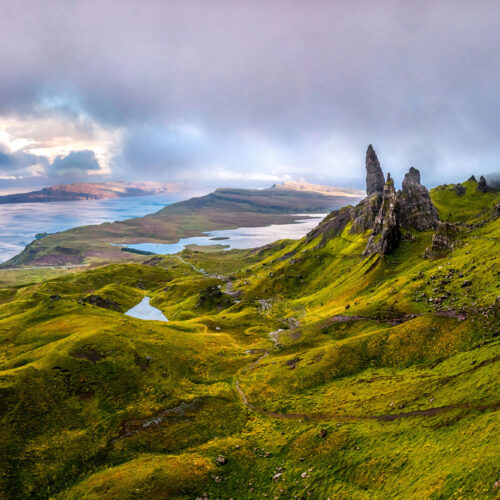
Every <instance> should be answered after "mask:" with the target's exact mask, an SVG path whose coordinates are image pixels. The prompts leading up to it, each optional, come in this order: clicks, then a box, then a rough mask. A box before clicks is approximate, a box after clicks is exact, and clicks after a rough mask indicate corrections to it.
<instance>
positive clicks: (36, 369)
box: [0, 150, 500, 500]
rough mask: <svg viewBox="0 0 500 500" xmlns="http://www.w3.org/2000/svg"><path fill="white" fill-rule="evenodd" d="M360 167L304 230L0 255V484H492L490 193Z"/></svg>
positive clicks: (251, 488) (471, 492)
mask: <svg viewBox="0 0 500 500" xmlns="http://www.w3.org/2000/svg"><path fill="white" fill-rule="evenodd" d="M367 174H368V175H367V177H368V183H367V188H368V189H367V190H368V192H369V193H370V196H368V197H367V198H365V199H364V200H362V201H361V202H360V203H358V204H357V205H355V206H346V207H343V208H340V209H338V210H334V211H332V212H331V213H330V214H329V215H328V216H327V217H326V218H325V219H324V220H323V221H322V223H321V224H320V225H319V226H318V227H316V228H315V229H314V230H313V231H311V232H310V233H309V234H308V235H307V236H306V237H304V238H303V239H301V240H297V241H293V240H283V241H277V242H275V243H273V244H270V245H267V246H265V247H262V248H258V249H252V250H245V251H243V250H232V251H228V252H218V253H217V252H214V253H201V252H192V251H184V252H182V253H181V254H180V255H171V256H155V257H153V258H147V259H145V258H144V257H142V260H141V261H138V262H131V263H111V264H107V265H103V266H98V267H95V268H93V269H88V270H84V271H81V272H71V273H66V274H64V275H61V276H56V277H53V278H51V279H45V278H40V277H39V276H38V275H37V274H36V273H37V270H33V271H32V273H33V275H32V276H33V279H32V281H31V282H29V280H27V276H26V272H27V271H26V270H23V271H21V270H19V271H16V270H3V271H2V270H0V283H3V285H2V288H0V419H1V420H0V421H1V426H0V496H2V497H3V498H8V499H21V498H23V499H24V498H40V499H45V498H54V499H61V500H62V499H65V500H69V499H104V498H106V499H134V498H148V499H163V498H178V499H194V498H263V497H268V498H321V499H327V498H331V499H341V498H352V499H384V500H385V499H397V498H415V499H416V498H418V499H439V498H443V499H444V498H479V499H490V498H498V495H499V492H500V482H499V477H498V463H499V459H500V446H499V445H500V442H499V435H498V428H499V424H500V413H499V411H500V398H499V395H498V373H499V368H500V314H499V301H500V298H499V290H500V278H499V270H500V251H499V250H500V243H499V242H500V219H499V218H500V193H499V192H498V191H496V190H494V189H491V188H488V189H486V190H484V189H479V183H478V182H476V181H475V180H469V181H466V182H463V183H458V184H452V185H446V186H439V187H438V188H435V189H433V190H431V191H430V192H428V191H427V189H426V188H425V187H424V186H422V185H421V184H420V180H419V175H418V171H417V170H416V169H410V171H409V172H408V174H407V176H406V178H405V181H404V183H403V186H402V189H401V190H396V189H395V187H394V181H393V180H392V179H391V178H390V177H388V178H387V180H385V179H384V176H383V175H382V170H381V168H380V165H379V164H378V160H377V158H376V155H375V152H374V151H370V150H369V154H368V155H367ZM223 196H224V197H225V198H226V199H227V195H226V194H224V195H223ZM226 202H227V203H229V201H226ZM246 202H248V200H246V201H245V203H246ZM191 203H199V202H191ZM203 203H211V201H210V200H205V201H204V202H203ZM231 203H233V202H231ZM191 206H192V205H191ZM2 273H3V274H5V275H6V274H8V273H14V275H15V274H16V273H20V275H21V273H22V275H21V276H22V278H23V283H22V284H16V283H15V278H12V274H11V275H10V276H11V277H10V278H9V279H10V283H11V284H9V282H7V281H5V280H2ZM145 296H147V297H151V304H152V305H153V306H155V307H157V308H158V309H160V310H161V311H162V312H163V314H164V315H165V316H166V317H167V318H168V319H169V321H168V322H158V321H144V320H141V319H136V318H131V317H129V316H126V315H124V314H123V313H124V312H126V311H127V310H128V309H130V308H131V307H133V306H135V305H136V304H138V303H139V302H141V300H142V299H143V298H144V297H145Z"/></svg>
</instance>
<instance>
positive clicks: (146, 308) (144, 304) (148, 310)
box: [125, 297, 168, 321]
mask: <svg viewBox="0 0 500 500" xmlns="http://www.w3.org/2000/svg"><path fill="white" fill-rule="evenodd" d="M150 300H151V297H144V298H143V299H142V300H141V301H140V302H139V304H137V305H136V306H134V307H132V309H129V310H128V311H127V312H126V313H125V315H126V316H132V318H138V319H146V320H153V321H168V319H167V318H166V317H165V315H164V314H163V313H162V312H161V311H160V310H159V309H157V308H156V307H153V306H152V305H151V304H150V303H149V301H150Z"/></svg>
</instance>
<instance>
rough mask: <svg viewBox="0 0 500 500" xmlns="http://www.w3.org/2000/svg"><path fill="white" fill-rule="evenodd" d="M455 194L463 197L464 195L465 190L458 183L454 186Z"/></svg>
mask: <svg viewBox="0 0 500 500" xmlns="http://www.w3.org/2000/svg"><path fill="white" fill-rule="evenodd" d="M455 192H456V193H457V194H458V196H463V195H464V194H465V188H464V187H463V186H462V184H460V183H459V184H455Z"/></svg>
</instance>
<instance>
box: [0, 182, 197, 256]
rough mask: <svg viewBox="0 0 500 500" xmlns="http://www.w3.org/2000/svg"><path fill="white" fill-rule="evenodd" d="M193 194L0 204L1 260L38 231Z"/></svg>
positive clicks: (108, 218)
mask: <svg viewBox="0 0 500 500" xmlns="http://www.w3.org/2000/svg"><path fill="white" fill-rule="evenodd" d="M196 194H197V195H199V193H196ZM192 195H193V193H191V192H189V193H188V192H186V191H183V192H179V193H173V194H159V195H155V196H137V197H127V198H114V199H110V200H89V201H61V202H51V203H12V204H7V205H0V262H4V261H6V260H8V259H10V258H11V257H14V255H17V254H18V253H19V252H21V251H22V250H23V249H24V247H25V246H26V245H27V244H28V243H30V242H31V241H32V240H34V239H35V234H37V233H56V232H59V231H65V230H66V229H71V228H72V227H78V226H83V225H89V224H101V223H103V222H113V221H116V220H124V219H129V218H132V217H142V216H143V215H147V214H150V213H153V212H157V211H158V210H160V209H161V208H163V207H164V206H165V205H169V204H171V203H173V202H175V201H179V200H181V199H186V198H189V197H190V196H192Z"/></svg>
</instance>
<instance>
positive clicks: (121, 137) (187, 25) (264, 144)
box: [0, 0, 500, 184]
mask: <svg viewBox="0 0 500 500" xmlns="http://www.w3.org/2000/svg"><path fill="white" fill-rule="evenodd" d="M96 12H98V13H99V15H96ZM0 16H1V17H2V19H4V20H6V22H5V23H4V26H3V29H2V31H1V32H0V65H1V67H3V68H9V71H8V72H6V73H5V75H3V77H2V79H0V141H1V142H3V143H5V144H8V145H9V147H10V148H11V149H12V151H15V150H20V149H22V150H23V151H25V152H26V153H29V154H34V155H37V156H44V157H47V158H48V161H49V162H52V161H54V158H56V157H58V156H66V155H68V154H70V152H71V151H80V150H91V151H94V152H95V155H96V159H97V161H98V162H99V164H100V166H101V169H102V170H103V171H106V172H107V174H110V175H111V174H116V175H121V174H122V173H124V174H126V175H127V176H128V177H131V178H141V177H144V176H148V178H151V179H154V178H181V177H184V179H186V180H193V181H200V182H209V181H210V179H212V180H213V179H217V178H221V181H223V180H224V179H226V180H228V181H229V180H230V179H231V178H234V179H242V180H241V182H243V181H244V178H245V174H248V176H247V177H248V182H249V183H253V182H256V181H255V179H256V178H262V175H261V173H264V174H266V175H270V176H272V177H273V178H274V177H280V178H281V177H283V176H284V175H289V176H292V177H304V178H306V179H308V180H317V181H321V180H322V182H325V183H326V182H329V183H337V182H356V180H358V181H359V180H360V179H361V182H362V179H363V162H364V159H363V156H364V151H365V148H366V146H367V144H369V143H373V144H374V145H375V147H376V149H377V153H378V154H379V157H380V159H381V161H382V163H383V166H384V169H385V170H390V171H391V173H393V175H394V177H395V178H396V179H401V178H402V176H403V174H404V171H405V170H407V168H408V167H409V166H410V165H414V166H415V167H417V168H419V169H420V170H421V171H422V176H423V179H424V181H425V182H427V183H428V184H436V183H438V182H453V181H456V180H459V179H460V178H465V177H468V176H469V175H470V174H471V173H473V172H474V173H476V174H480V173H481V172H487V171H492V170H495V169H497V168H498V166H497V165H498V157H499V156H500V151H499V149H500V148H499V146H498V141H497V138H498V136H499V135H500V122H499V121H498V116H499V114H500V100H499V99H498V98H497V93H498V92H497V89H498V88H499V86H500V69H499V68H500V52H499V51H498V50H496V47H498V46H499V45H500V30H498V26H497V25H498V23H497V19H498V17H499V16H500V4H499V3H498V2H496V1H495V0H478V1H477V2H474V3H472V2H467V1H465V0H443V1H441V2H432V1H430V0H422V1H420V2H400V1H397V0H380V1H378V2H370V1H368V0H353V1H351V2H333V1H330V0H317V1H315V2H314V5H313V6H311V4H310V3H308V2H303V1H300V0H275V1H273V2H260V1H257V0H256V1H252V0H250V1H248V2H234V1H232V0H218V1H217V2H206V1H204V0H192V1H190V2H185V1H182V0H170V1H167V2H157V1H154V0H145V1H143V2H141V4H140V7H138V4H137V2H136V1H135V0H121V1H119V2H118V1H116V0H87V1H86V2H70V3H62V2H60V1H57V0H46V1H45V2H43V5H41V4H40V3H39V2H37V1H36V0H26V1H24V2H4V3H2V4H1V6H0ZM82 33H92V36H82ZM124 54H126V57H124ZM2 120H3V121H4V122H8V121H9V120H10V122H9V123H10V125H9V126H8V127H7V128H5V129H4V130H7V132H6V133H8V134H9V137H8V138H6V137H4V136H2V134H1V129H2V127H1V123H2ZM7 139H9V141H11V142H7ZM111 169H113V171H111ZM76 170H79V171H83V169H76ZM56 171H57V169H56ZM88 171H89V170H86V172H88ZM50 172H52V170H51V171H49V172H48V174H49V175H50ZM91 172H95V170H91ZM235 182H236V181H235Z"/></svg>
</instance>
